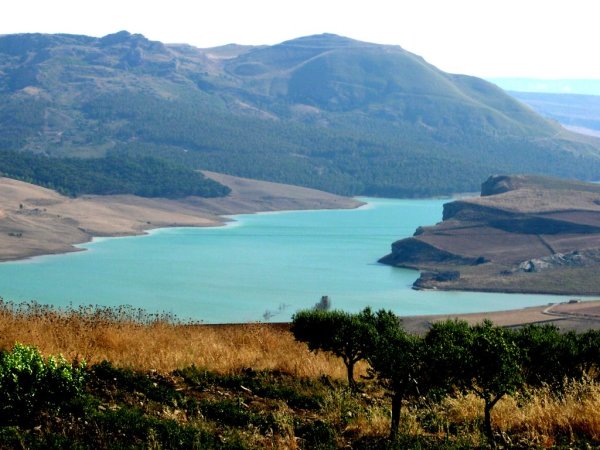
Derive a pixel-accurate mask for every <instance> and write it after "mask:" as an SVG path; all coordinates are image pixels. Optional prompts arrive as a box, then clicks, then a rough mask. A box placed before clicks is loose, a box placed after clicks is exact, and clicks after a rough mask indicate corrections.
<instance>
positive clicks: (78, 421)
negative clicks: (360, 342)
mask: <svg viewBox="0 0 600 450" xmlns="http://www.w3.org/2000/svg"><path fill="white" fill-rule="evenodd" d="M0 331H1V333H0V336H1V339H0V349H2V350H3V351H10V350H11V349H12V348H13V345H14V342H15V341H19V342H22V343H24V344H27V345H35V346H38V347H39V348H40V350H41V352H42V354H43V355H44V356H48V355H52V354H54V355H55V354H58V353H62V354H63V355H65V357H66V358H67V359H68V360H69V361H72V360H73V359H76V360H77V361H81V360H82V358H85V359H86V360H87V368H86V373H87V378H86V379H87V381H86V385H85V389H84V391H83V393H82V394H83V395H82V396H81V397H80V398H78V399H77V400H76V401H73V402H70V403H69V402H63V403H60V404H59V406H57V407H54V408H53V409H52V410H50V411H42V412H41V413H40V414H38V415H35V416H34V418H35V420H33V422H27V421H17V422H16V423H15V422H14V421H13V423H11V424H6V423H3V424H2V426H0V445H2V446H3V447H6V448H13V447H19V446H24V447H27V448H73V447H76V448H117V447H120V448H123V447H126V448H148V447H152V448H236V449H241V448H248V449H251V448H252V449H253V448H273V449H280V448H296V449H315V448H327V449H336V448H348V447H351V448H363V449H379V448H380V449H384V448H386V449H389V448H398V449H401V448H448V449H450V448H453V449H457V448H486V442H485V439H484V438H483V437H482V436H481V434H480V431H479V429H480V424H481V417H480V416H481V407H482V405H481V401H480V400H479V399H478V398H477V397H475V396H474V395H472V394H470V395H463V394H460V393H456V394H453V395H449V396H447V397H445V398H443V399H441V400H440V402H439V403H437V402H436V403H427V402H425V403H419V402H418V401H417V402H412V401H411V402H409V403H407V404H406V405H405V406H404V407H403V410H404V413H403V416H402V423H403V427H402V430H401V435H400V440H399V442H398V443H397V445H396V446H391V445H390V444H389V442H388V441H387V439H386V437H387V434H388V431H389V426H390V419H389V414H390V411H389V399H388V398H387V397H386V396H385V395H384V392H383V391H382V390H381V388H379V387H378V386H377V385H376V384H374V383H372V382H369V381H365V382H364V383H363V392H362V393H360V394H353V393H351V392H350V391H348V389H347V386H346V383H345V381H343V380H344V378H345V368H344V366H343V364H342V362H341V360H339V359H336V358H333V357H331V356H329V355H328V354H326V353H317V354H315V353H312V352H309V351H308V349H307V347H306V346H305V345H304V344H301V343H299V342H297V341H295V340H294V338H293V336H292V334H291V333H290V332H289V330H288V328H287V326H277V325H266V324H247V325H232V326H227V325H226V326H203V325H199V324H193V323H182V322H179V321H178V320H177V319H175V318H173V317H170V316H168V315H152V314H148V313H145V312H144V311H139V310H132V309H130V308H126V307H123V308H115V309H105V308H91V307H90V308H80V309H76V310H71V311H67V312H66V313H65V312H62V313H59V312H58V311H55V310H52V309H51V308H47V307H44V306H40V305H36V304H34V303H29V304H21V305H12V304H10V303H2V304H1V305H0ZM104 359H107V360H108V361H110V362H108V361H103V360H104ZM365 369H366V367H365V365H364V364H362V363H361V365H359V367H358V370H357V373H356V375H357V376H359V375H361V374H365ZM3 406H4V405H3ZM599 408H600V387H599V386H598V384H597V382H594V381H591V380H583V381H582V380H573V381H569V382H567V384H566V385H565V387H564V389H563V390H562V391H561V393H560V395H556V394H555V393H553V392H552V390H551V389H546V388H542V389H535V390H530V391H529V392H528V394H527V395H522V396H509V397H505V398H504V399H503V400H501V401H500V402H499V403H498V404H497V405H496V407H495V408H494V412H493V420H494V424H495V426H496V427H497V429H498V431H499V433H501V434H502V438H501V439H503V441H504V443H505V445H506V446H508V447H511V448H537V447H540V448H565V446H566V447H569V446H570V447H571V448H573V447H576V448H585V446H586V444H589V445H591V446H592V447H593V446H596V445H598V443H600V434H599V428H598V426H597V424H598V421H599V420H600V418H599V417H598V411H600V409H599Z"/></svg>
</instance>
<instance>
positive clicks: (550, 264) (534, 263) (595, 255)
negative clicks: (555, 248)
mask: <svg viewBox="0 0 600 450" xmlns="http://www.w3.org/2000/svg"><path fill="white" fill-rule="evenodd" d="M599 263H600V249H590V250H581V251H580V250H575V251H572V252H569V253H555V254H553V255H551V256H545V257H542V258H533V259H528V260H527V261H523V262H522V263H520V264H519V265H518V267H517V271H519V272H542V271H544V270H549V269H556V268H560V267H587V266H593V265H597V264H599Z"/></svg>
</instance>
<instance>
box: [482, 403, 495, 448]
mask: <svg viewBox="0 0 600 450" xmlns="http://www.w3.org/2000/svg"><path fill="white" fill-rule="evenodd" d="M484 411H485V412H484V422H483V426H484V430H485V436H486V437H487V439H488V442H489V443H490V445H491V446H492V447H493V446H494V432H493V430H492V402H491V399H490V398H489V397H486V398H485V409H484Z"/></svg>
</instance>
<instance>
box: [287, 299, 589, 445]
mask: <svg viewBox="0 0 600 450" xmlns="http://www.w3.org/2000/svg"><path fill="white" fill-rule="evenodd" d="M291 330H292V332H293V334H294V336H295V338H296V339H297V340H299V341H302V342H305V343H307V344H308V347H309V349H310V350H313V351H326V352H330V353H332V354H334V355H335V356H338V357H340V358H342V360H343V362H344V364H345V366H346V368H347V374H348V383H349V385H350V387H351V388H352V389H353V390H359V388H360V384H359V383H358V382H357V381H356V380H355V376H354V367H355V365H356V363H357V362H359V361H361V360H364V361H366V362H367V363H368V365H369V369H368V372H369V374H370V375H371V376H372V377H373V378H375V379H376V380H377V382H379V383H380V384H381V385H382V386H383V387H384V388H385V389H386V390H387V392H388V393H389V395H390V397H391V403H392V405H391V406H392V408H391V409H392V417H391V430H390V438H391V439H395V438H396V437H397V436H398V430H399V424H400V412H401V407H402V403H403V401H407V400H411V399H412V400H418V399H421V400H427V401H436V400H439V399H441V398H442V397H443V396H444V395H446V394H449V393H452V392H457V391H460V392H469V391H470V392H473V393H474V394H476V395H477V396H479V397H480V398H481V399H482V400H483V401H484V405H485V406H484V432H485V434H486V437H487V438H488V440H489V441H490V443H492V444H493V443H494V432H493V428H492V421H491V411H492V409H493V408H494V406H495V405H496V403H497V402H498V401H499V400H500V399H501V398H502V397H503V396H505V395H510V394H513V393H516V392H517V391H519V390H523V389H526V388H527V387H538V386H543V385H549V386H551V387H552V388H553V389H554V390H556V391H560V389H561V387H562V386H563V385H564V381H565V380H567V379H580V378H582V377H584V376H591V375H595V376H596V377H597V378H600V331H596V330H590V331H587V332H585V333H580V334H578V333H575V332H568V333H561V332H560V331H559V329H558V328H557V327H555V326H553V325H528V326H525V327H523V328H520V329H517V330H512V329H507V328H502V327H498V326H494V325H493V324H492V322H490V321H484V322H483V323H481V324H476V325H469V324H468V323H467V322H464V321H458V320H454V321H446V322H438V323H434V324H433V325H432V326H431V328H430V330H429V331H428V332H427V333H426V334H425V335H424V336H420V335H416V334H411V333H408V332H407V331H405V330H404V329H403V327H402V325H401V322H400V321H399V319H398V317H397V316H396V315H395V314H393V313H392V312H391V311H384V310H380V311H377V312H375V313H374V312H373V311H372V310H371V309H370V308H367V309H365V310H363V311H361V312H360V313H356V314H352V313H347V312H343V311H318V310H306V311H300V312H298V313H296V314H295V315H294V317H293V322H292V327H291Z"/></svg>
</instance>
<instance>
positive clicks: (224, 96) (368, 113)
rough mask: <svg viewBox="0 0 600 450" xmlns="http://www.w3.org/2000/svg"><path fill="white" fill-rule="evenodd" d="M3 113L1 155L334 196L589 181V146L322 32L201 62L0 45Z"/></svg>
mask: <svg viewBox="0 0 600 450" xmlns="http://www.w3.org/2000/svg"><path fill="white" fill-rule="evenodd" d="M0 102H1V103H0V125H2V129H1V130H0V150H10V151H16V152H23V151H26V152H34V153H39V154H43V155H46V156H49V157H54V158H65V157H78V158H102V157H107V156H111V157H113V156H114V157H117V158H118V157H123V158H125V157H130V158H131V157H133V158H139V157H151V158H155V159H158V160H167V161H170V163H172V164H178V165H181V166H184V167H188V168H193V169H205V170H212V171H217V172H224V173H229V174H231V175H236V176H243V177H248V178H255V179H263V180H268V181H275V182H285V183H290V184H296V185H302V186H307V187H312V188H317V189H323V190H327V191H330V192H334V193H338V194H345V195H379V196H396V197H398V196H428V195H438V194H449V193H452V192H464V191H473V190H475V189H476V187H477V186H478V184H479V182H480V180H481V179H485V178H486V177H487V176H489V175H490V174H491V173H499V172H514V171H527V172H531V173H540V174H550V175H558V176H564V177H578V178H582V179H594V178H598V177H600V140H597V139H593V138H586V137H583V136H578V135H576V134H574V133H570V132H568V131H567V130H564V129H563V128H561V127H560V126H558V124H556V123H553V122H550V121H547V120H545V119H543V118H542V117H540V116H539V115H537V114H535V113H534V112H533V111H531V109H529V108H528V107H525V106H524V105H522V104H521V103H519V102H518V101H516V100H514V99H512V98H511V97H510V96H508V95H506V94H505V93H504V92H503V91H502V90H501V89H499V88H498V87H496V86H494V85H493V84H490V83H488V82H486V81H484V80H481V79H478V78H475V77H471V76H466V75H456V74H448V73H445V72H442V71H440V70H438V69H437V68H435V67H434V66H432V65H431V64H429V63H427V62H426V61H425V60H424V59H423V58H422V57H420V56H418V55H415V54H413V53H410V52H409V51H407V50H405V49H403V48H402V47H400V46H393V45H379V44H374V43H365V42H361V41H357V40H353V39H350V38H346V37H342V36H337V35H333V34H327V33H325V34H321V35H312V36H305V37H301V38H296V39H291V40H288V41H284V42H282V43H280V44H276V45H273V46H243V45H238V44H231V45H227V46H221V47H215V48H207V49H200V48H196V47H193V46H189V45H186V44H163V43H161V42H158V41H151V40H149V39H147V38H145V37H144V36H142V35H139V34H131V33H129V32H127V31H121V32H118V33H114V34H111V35H107V36H104V37H102V38H93V37H88V36H79V35H66V34H57V35H44V34H30V35H5V36H1V37H0ZM51 162H52V160H51V159H49V160H48V163H49V164H51ZM0 172H1V168H0Z"/></svg>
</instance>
